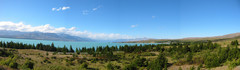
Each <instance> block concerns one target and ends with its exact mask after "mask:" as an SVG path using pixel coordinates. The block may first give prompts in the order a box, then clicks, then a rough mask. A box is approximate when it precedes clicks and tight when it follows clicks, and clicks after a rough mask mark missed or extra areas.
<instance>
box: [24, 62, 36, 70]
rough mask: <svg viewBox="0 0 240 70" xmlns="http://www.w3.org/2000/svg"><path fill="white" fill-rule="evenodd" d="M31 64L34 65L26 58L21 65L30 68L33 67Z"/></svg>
mask: <svg viewBox="0 0 240 70" xmlns="http://www.w3.org/2000/svg"><path fill="white" fill-rule="evenodd" d="M33 66H34V63H33V62H31V61H29V60H26V62H25V63H24V64H23V67H24V68H30V69H33Z"/></svg>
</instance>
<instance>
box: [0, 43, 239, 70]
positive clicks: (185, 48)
mask: <svg viewBox="0 0 240 70" xmlns="http://www.w3.org/2000/svg"><path fill="white" fill-rule="evenodd" d="M238 45H239V44H238V41H237V40H235V41H232V42H231V43H229V44H228V45H227V47H222V45H220V44H217V43H213V42H211V41H198V42H173V43H170V44H151V45H133V46H129V45H125V46H119V47H117V46H111V47H109V46H106V47H101V46H99V47H92V48H86V47H82V48H76V49H75V50H73V48H72V47H71V46H70V47H69V48H67V47H66V46H64V47H63V48H60V47H55V46H54V44H51V45H44V44H41V43H39V44H37V45H30V44H23V43H14V42H0V46H1V48H0V59H1V61H0V69H21V70H28V69H29V70H31V69H34V70H167V69H170V70H171V69H175V70H176V69H178V70H205V69H214V68H216V67H222V66H227V67H228V69H234V68H235V67H236V66H238V65H240V59H239V58H240V49H239V48H238ZM184 65H188V66H190V67H188V68H184V67H182V66H184Z"/></svg>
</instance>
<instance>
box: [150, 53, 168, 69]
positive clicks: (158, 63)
mask: <svg viewBox="0 0 240 70" xmlns="http://www.w3.org/2000/svg"><path fill="white" fill-rule="evenodd" d="M167 62H168V60H167V58H166V57H165V56H164V55H163V54H161V53H160V54H159V56H158V57H157V59H156V60H154V61H152V62H151V63H150V64H149V65H148V69H150V70H163V69H164V68H165V69H166V68H167Z"/></svg>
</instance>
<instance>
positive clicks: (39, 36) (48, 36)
mask: <svg viewBox="0 0 240 70" xmlns="http://www.w3.org/2000/svg"><path fill="white" fill-rule="evenodd" d="M0 38H16V39H35V40H53V41H81V42H83V41H84V42H91V41H94V40H92V39H89V38H81V37H77V36H71V35H67V34H57V33H41V32H19V31H5V30H0Z"/></svg>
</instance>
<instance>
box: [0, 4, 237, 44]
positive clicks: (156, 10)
mask: <svg viewBox="0 0 240 70" xmlns="http://www.w3.org/2000/svg"><path fill="white" fill-rule="evenodd" d="M239 26H240V0H0V30H12V31H21V32H34V31H37V32H44V33H65V34H69V35H73V36H79V37H87V38H92V39H104V40H112V39H134V38H154V39H179V38H185V37H209V36H219V35H225V34H230V33H236V32H240V31H239V30H240V27H239Z"/></svg>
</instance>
